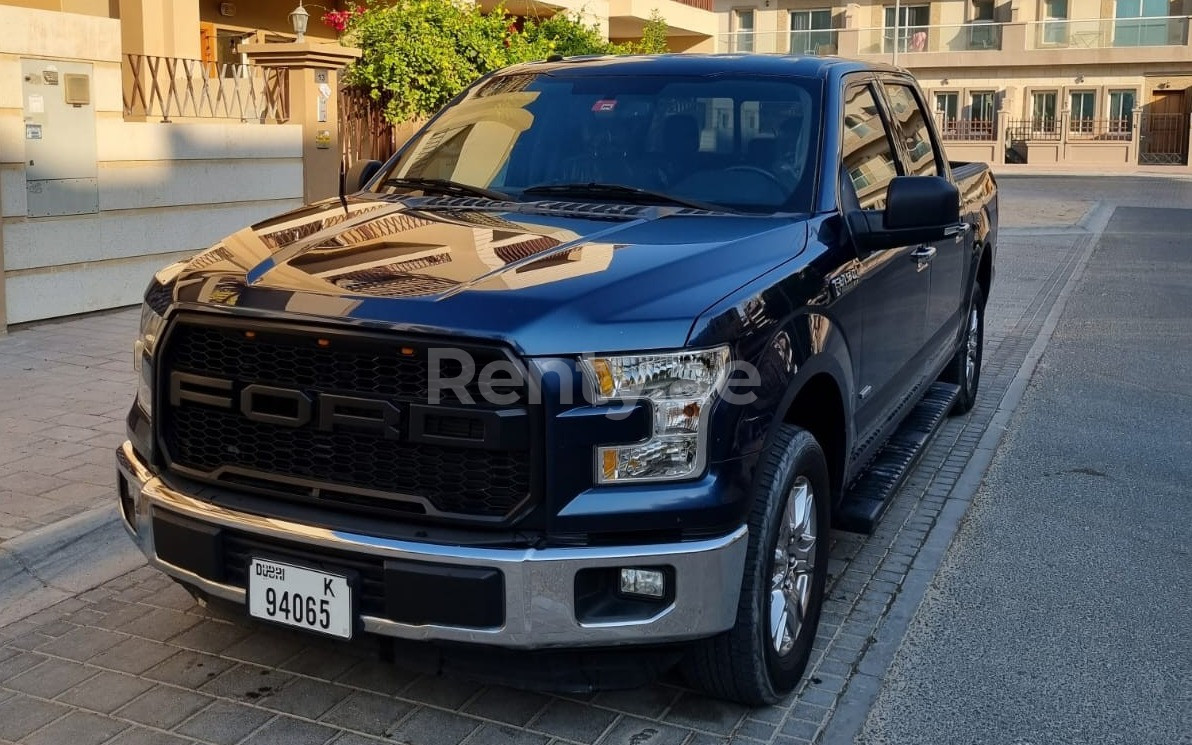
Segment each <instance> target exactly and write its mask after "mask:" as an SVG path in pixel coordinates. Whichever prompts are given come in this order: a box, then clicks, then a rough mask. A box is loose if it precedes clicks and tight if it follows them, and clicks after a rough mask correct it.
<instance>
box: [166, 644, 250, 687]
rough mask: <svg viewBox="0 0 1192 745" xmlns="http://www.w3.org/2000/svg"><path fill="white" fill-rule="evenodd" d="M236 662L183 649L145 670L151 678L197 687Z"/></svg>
mask: <svg viewBox="0 0 1192 745" xmlns="http://www.w3.org/2000/svg"><path fill="white" fill-rule="evenodd" d="M235 664H236V663H234V662H232V661H231V660H225V659H222V658H220V657H216V656H214V655H209V654H204V653H202V652H191V651H189V650H185V651H182V652H177V653H176V654H174V656H173V657H170V658H168V659H166V660H164V661H163V662H160V663H158V664H157V665H154V666H153V667H151V668H149V669H148V670H146V671H145V673H144V674H145V677H146V678H149V679H151V680H156V681H161V682H163V683H171V684H173V685H177V686H182V687H183V688H198V687H199V686H201V685H203V684H204V683H206V682H208V681H210V680H211V679H213V678H215V677H216V676H218V675H219V674H220V673H222V672H224V671H225V670H228V669H229V668H231V667H233V666H234V665H235Z"/></svg>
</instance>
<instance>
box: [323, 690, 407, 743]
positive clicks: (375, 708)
mask: <svg viewBox="0 0 1192 745" xmlns="http://www.w3.org/2000/svg"><path fill="white" fill-rule="evenodd" d="M413 710H414V706H413V705H412V704H410V703H407V702H405V701H402V700H400V699H396V698H392V697H390V696H382V695H380V694H378V693H366V692H364V691H355V692H354V693H352V694H351V695H350V696H348V697H347V698H346V699H344V700H343V701H340V702H339V703H338V704H336V705H335V707H334V708H332V709H331V711H329V712H327V713H326V714H324V715H323V716H322V718H321V719H320V720H319V721H321V722H323V723H324V724H329V725H333V726H337V727H344V728H350V729H354V730H357V731H359V732H364V733H366V734H370V735H377V736H380V737H387V736H388V735H389V734H390V732H391V731H392V729H393V725H394V724H395V723H397V722H398V721H399V720H401V719H403V718H404V717H405V716H406V715H407V714H409V713H410V712H411V711H413Z"/></svg>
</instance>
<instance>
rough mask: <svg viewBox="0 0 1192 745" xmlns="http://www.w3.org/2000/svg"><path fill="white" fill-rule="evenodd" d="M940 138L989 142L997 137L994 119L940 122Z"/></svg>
mask: <svg viewBox="0 0 1192 745" xmlns="http://www.w3.org/2000/svg"><path fill="white" fill-rule="evenodd" d="M940 139H943V140H967V141H970V142H971V141H980V142H988V141H990V140H996V139H997V122H995V121H993V120H973V119H951V120H947V121H944V122H942V123H941V124H940Z"/></svg>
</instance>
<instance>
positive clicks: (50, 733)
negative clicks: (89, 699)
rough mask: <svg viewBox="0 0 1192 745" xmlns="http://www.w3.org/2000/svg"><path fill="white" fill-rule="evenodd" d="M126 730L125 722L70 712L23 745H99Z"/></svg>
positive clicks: (26, 740) (24, 741)
mask: <svg viewBox="0 0 1192 745" xmlns="http://www.w3.org/2000/svg"><path fill="white" fill-rule="evenodd" d="M127 728H128V724H127V723H126V722H120V721H117V720H115V719H109V718H108V717H104V716H100V715H99V714H89V713H87V712H84V711H72V712H71V713H69V714H67V715H66V716H64V717H62V718H61V719H59V720H58V721H56V722H53V723H52V724H48V725H46V726H45V727H42V728H41V729H39V730H37V731H36V732H34V733H33V734H31V735H28V736H26V737H25V739H24V740H23V741H22V742H23V743H24V745H100V743H103V742H106V741H107V740H109V739H111V738H112V737H114V736H116V735H117V734H119V733H120V732H122V731H123V730H125V729H127Z"/></svg>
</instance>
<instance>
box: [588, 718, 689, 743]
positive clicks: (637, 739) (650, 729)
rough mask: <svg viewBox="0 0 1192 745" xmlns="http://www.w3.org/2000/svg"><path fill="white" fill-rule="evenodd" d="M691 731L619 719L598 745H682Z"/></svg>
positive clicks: (648, 721)
mask: <svg viewBox="0 0 1192 745" xmlns="http://www.w3.org/2000/svg"><path fill="white" fill-rule="evenodd" d="M690 736H691V730H689V729H684V728H682V727H673V726H671V725H669V724H661V723H659V722H652V721H650V720H648V719H638V718H637V717H621V718H620V719H618V720H617V723H616V724H615V725H613V728H612V729H610V730H609V731H608V732H607V733H606V734H605V735H604V736H603V737H601V738H600V741H599V743H598V745H683V742H684V741H685V740H686V739H687V738H688V737H690Z"/></svg>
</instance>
